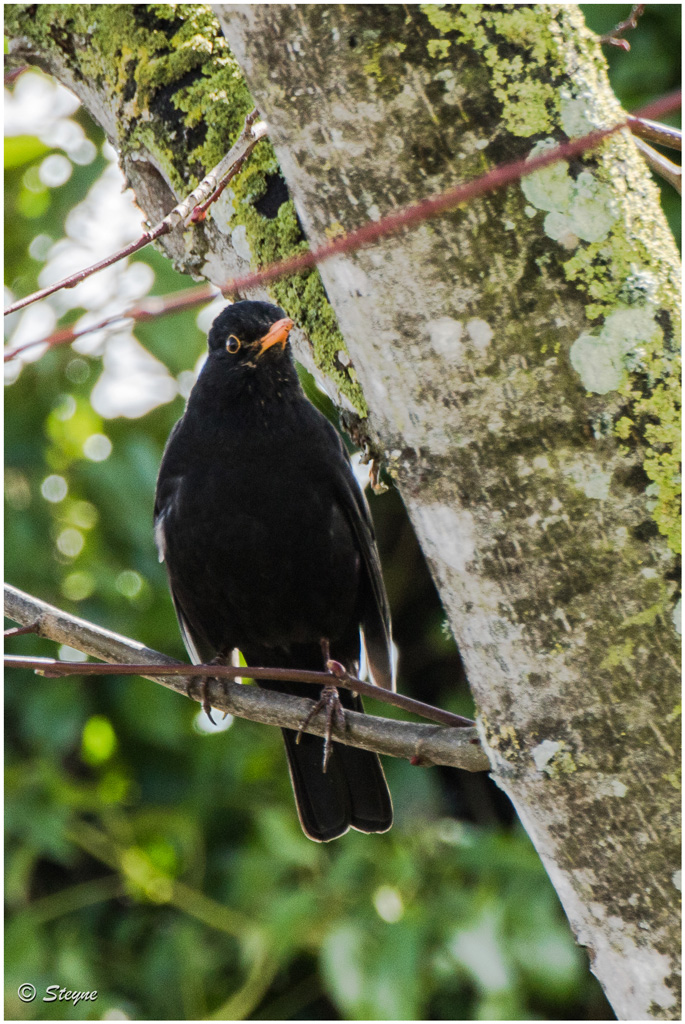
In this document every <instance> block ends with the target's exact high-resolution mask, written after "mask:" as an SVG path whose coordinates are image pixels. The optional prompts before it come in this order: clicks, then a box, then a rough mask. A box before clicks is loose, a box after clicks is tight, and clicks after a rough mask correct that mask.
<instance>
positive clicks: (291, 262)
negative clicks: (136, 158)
mask: <svg viewBox="0 0 685 1024" xmlns="http://www.w3.org/2000/svg"><path fill="white" fill-rule="evenodd" d="M680 105H681V93H680V91H677V92H675V93H670V94H669V95H667V96H663V97H661V98H660V99H658V100H655V101H654V102H653V103H650V104H649V105H648V106H646V107H643V108H642V109H641V110H640V111H638V112H637V113H636V115H635V116H636V117H639V118H640V119H642V118H643V117H644V116H645V115H647V114H649V115H650V116H652V117H657V116H660V115H662V114H665V113H668V112H670V111H672V110H676V109H678V108H679V107H680ZM626 127H628V122H627V121H619V122H618V123H617V124H615V125H613V126H612V127H610V128H603V129H600V130H597V131H594V132H590V133H589V134H588V135H584V136H582V137H581V138H578V139H573V140H572V141H570V142H565V143H562V144H561V145H560V146H556V147H555V148H554V149H551V150H548V151H547V152H546V153H541V154H539V155H537V156H534V157H532V158H530V157H529V158H527V159H524V160H516V161H513V162H512V163H509V164H502V165H501V166H499V167H495V168H493V170H491V171H488V172H487V173H486V174H483V175H482V176H481V177H479V178H476V179H475V180H474V181H468V182H465V183H464V184H461V185H457V186H455V187H454V188H452V189H449V190H448V191H447V192H444V193H442V194H441V195H434V196H430V197H428V198H427V199H422V200H420V201H419V202H417V203H413V204H412V205H411V206H407V207H405V208H404V209H401V210H399V211H397V212H396V213H392V214H390V215H388V216H387V217H384V218H382V219H381V220H379V221H376V222H374V221H369V222H368V223H366V224H364V225H362V227H360V228H357V229H356V230H355V231H350V232H348V233H347V234H345V235H342V236H341V237H340V238H336V239H334V240H332V241H331V242H328V243H326V244H324V245H321V246H319V247H318V248H317V249H310V250H309V251H308V252H302V253H298V254H297V255H295V256H291V257H289V258H288V259H284V260H279V261H277V262H275V263H271V264H270V265H269V266H267V267H263V268H262V269H261V270H256V271H253V272H251V273H249V274H244V275H242V276H240V277H235V278H232V279H231V280H230V281H226V282H225V283H224V284H223V285H222V286H221V291H222V293H223V294H225V295H235V294H237V293H242V292H244V291H245V290H247V289H251V288H255V287H256V286H257V285H261V284H267V283H268V282H270V281H276V280H278V279H279V278H281V277H285V276H287V275H288V274H297V273H299V272H300V271H302V270H308V269H310V268H311V267H314V266H316V265H317V264H319V263H323V262H324V261H325V260H328V259H330V258H331V257H332V256H338V255H341V254H343V253H351V252H355V251H356V250H358V249H361V248H364V247H365V246H367V245H371V244H372V243H373V242H376V241H378V240H379V239H381V238H385V237H387V236H389V235H395V234H398V233H399V232H400V231H402V230H404V229H405V228H410V227H415V226H416V225H418V224H421V223H423V222H424V221H426V220H431V219H433V218H435V217H439V216H441V215H442V214H444V213H446V212H448V211H449V210H453V209H454V208H455V207H457V206H460V205H461V204H462V203H468V202H470V201H472V200H473V199H475V198H477V197H478V196H481V195H485V194H486V193H489V192H495V191H497V189H500V188H503V187H504V186H505V185H509V184H511V183H512V182H514V181H518V180H519V179H520V178H524V177H526V176H528V175H529V174H533V173H535V172H536V171H540V170H542V169H543V168H545V167H549V166H550V165H551V164H554V163H557V162H558V161H560V160H572V159H573V158H574V157H577V156H579V155H580V154H581V153H584V152H586V151H588V150H591V149H594V148H596V147H597V146H599V145H600V144H601V143H602V142H604V140H605V139H607V138H609V136H611V135H613V134H614V133H615V132H617V131H620V130H621V129H622V128H626ZM229 156H230V154H229ZM226 159H228V158H226ZM219 166H221V165H219ZM189 198H190V197H189ZM195 209H199V210H200V213H201V212H202V208H201V207H195ZM172 212H173V211H172ZM169 216H171V214H170V215H169ZM198 219H199V218H198ZM53 290H55V289H53ZM214 294H215V290H214V288H213V287H212V286H209V285H202V286H200V287H198V288H196V289H188V290H187V291H185V292H181V293H179V296H178V302H177V303H175V304H173V305H171V304H166V305H163V306H160V305H158V306H157V307H156V309H157V312H148V309H147V307H148V305H149V302H150V300H147V301H146V302H145V303H141V304H140V305H138V306H135V307H132V308H131V309H129V310H128V311H126V312H123V313H120V314H118V315H116V316H112V317H108V318H106V319H104V320H101V321H100V322H99V323H97V324H93V325H91V326H89V327H83V328H80V329H79V330H74V329H73V328H65V329H64V330H61V331H57V332H56V333H55V334H52V335H50V336H49V337H47V338H41V339H38V340H36V341H29V342H26V343H25V344H24V345H19V346H17V347H16V348H13V349H9V350H8V351H6V352H5V355H4V361H5V362H9V360H11V359H14V358H15V357H16V356H17V355H19V354H20V353H21V352H23V351H25V350H26V349H28V348H33V346H34V345H48V346H49V347H54V346H56V345H66V344H69V343H70V342H72V341H75V340H76V338H80V337H81V336H82V335H84V334H88V333H89V332H91V331H96V330H102V329H103V328H104V327H108V326H110V325H111V324H113V323H118V322H119V321H121V320H125V319H135V320H138V321H140V320H146V319H150V317H151V316H159V315H161V313H162V312H165V313H167V312H171V311H172V310H174V309H179V308H189V307H190V306H194V305H200V304H201V303H202V302H205V301H208V299H209V298H211V297H213V295H214ZM29 298H30V299H31V296H29ZM155 301H156V302H157V303H159V302H160V300H159V299H157V300H155ZM21 302H22V303H23V304H26V301H25V300H21ZM18 308H20V305H19V304H17V303H15V304H14V306H10V307H8V309H6V310H5V314H7V313H9V312H11V311H13V310H15V309H18Z"/></svg>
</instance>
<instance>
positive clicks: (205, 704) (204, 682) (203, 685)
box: [186, 662, 226, 725]
mask: <svg viewBox="0 0 685 1024" xmlns="http://www.w3.org/2000/svg"><path fill="white" fill-rule="evenodd" d="M217 664H218V662H217ZM196 678H197V676H193V677H191V678H190V679H189V680H188V682H187V683H186V696H188V697H190V698H191V700H195V697H194V694H193V691H194V689H195V679H196ZM213 678H215V677H214V676H201V677H200V693H201V694H202V710H203V711H204V713H205V714H206V716H207V718H208V719H209V720H210V722H211V723H212V725H216V722H215V721H214V719H213V718H212V705H211V704H210V703H209V695H208V693H207V687H208V685H209V680H210V679H213ZM225 717H226V715H224V718H225Z"/></svg>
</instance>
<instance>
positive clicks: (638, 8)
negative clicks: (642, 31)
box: [599, 4, 647, 50]
mask: <svg viewBox="0 0 685 1024" xmlns="http://www.w3.org/2000/svg"><path fill="white" fill-rule="evenodd" d="M646 6H647V5H646V4H633V9H632V11H631V12H630V14H629V15H628V17H627V18H626V19H625V21H621V22H619V24H618V25H616V27H615V28H612V30H611V32H606V33H605V34H604V35H603V36H600V37H599V41H600V43H607V44H608V45H610V46H618V47H619V48H620V49H621V50H629V49H630V43H629V42H628V40H627V39H621V36H622V35H623V33H624V32H627V31H628V30H629V29H633V28H637V22H638V19H639V18H641V17H642V15H643V14H644V11H645V7H646Z"/></svg>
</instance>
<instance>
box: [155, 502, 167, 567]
mask: <svg viewBox="0 0 685 1024" xmlns="http://www.w3.org/2000/svg"><path fill="white" fill-rule="evenodd" d="M155 544H156V545H157V552H158V554H159V560H160V562H163V561H164V558H165V556H166V537H165V536H164V513H163V512H162V514H161V516H160V517H159V519H158V520H157V522H156V523H155Z"/></svg>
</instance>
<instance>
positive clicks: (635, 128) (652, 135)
mask: <svg viewBox="0 0 685 1024" xmlns="http://www.w3.org/2000/svg"><path fill="white" fill-rule="evenodd" d="M628 127H629V128H630V130H631V132H632V133H633V135H637V136H639V138H641V139H645V140H646V141H647V142H654V143H656V145H657V146H666V148H667V149H677V150H679V151H681V150H682V148H683V133H682V131H681V130H680V128H673V127H672V126H671V125H670V124H661V122H660V121H649V120H647V118H646V117H629V118H628Z"/></svg>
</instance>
